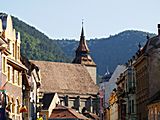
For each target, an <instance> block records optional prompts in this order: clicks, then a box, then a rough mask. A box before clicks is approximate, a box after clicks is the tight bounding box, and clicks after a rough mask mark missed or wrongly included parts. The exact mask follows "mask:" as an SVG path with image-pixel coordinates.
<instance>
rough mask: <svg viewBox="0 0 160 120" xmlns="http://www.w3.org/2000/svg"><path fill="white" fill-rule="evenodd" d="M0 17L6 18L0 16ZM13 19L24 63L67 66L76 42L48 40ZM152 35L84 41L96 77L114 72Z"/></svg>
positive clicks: (136, 33)
mask: <svg viewBox="0 0 160 120" xmlns="http://www.w3.org/2000/svg"><path fill="white" fill-rule="evenodd" d="M1 15H6V14H4V13H0V16H1ZM12 18H13V23H14V24H13V25H14V28H15V29H16V30H17V31H19V32H20V33H21V54H22V55H23V56H26V57H27V58H28V59H34V60H47V61H59V62H71V60H73V58H74V56H75V49H76V48H77V45H78V41H75V40H67V39H66V40H52V39H49V38H48V37H47V36H46V35H45V34H43V33H42V32H40V31H38V30H37V29H36V28H34V27H32V26H30V25H28V24H26V23H24V22H23V21H21V20H19V19H18V18H15V17H12ZM147 34H149V35H150V36H151V35H153V34H150V33H146V32H142V31H133V30H128V31H124V32H121V33H119V34H117V35H114V36H110V37H108V38H101V39H92V40H89V41H87V42H88V45H89V48H90V50H91V56H92V58H93V59H94V61H95V62H96V64H97V69H98V74H99V75H103V74H104V73H105V71H106V69H107V67H108V68H109V70H110V71H111V72H113V71H114V69H115V67H116V66H117V65H118V64H124V63H125V62H126V61H127V60H128V59H130V58H131V57H132V55H134V54H135V52H136V51H137V50H138V44H139V43H141V44H142V45H144V44H145V42H146V36H147Z"/></svg>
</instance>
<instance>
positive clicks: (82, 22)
mask: <svg viewBox="0 0 160 120" xmlns="http://www.w3.org/2000/svg"><path fill="white" fill-rule="evenodd" d="M83 23H84V19H82V27H83Z"/></svg>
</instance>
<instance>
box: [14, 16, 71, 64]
mask: <svg viewBox="0 0 160 120" xmlns="http://www.w3.org/2000/svg"><path fill="white" fill-rule="evenodd" d="M12 19H13V25H14V28H15V29H16V30H17V31H19V32H20V33H21V54H22V55H23V56H26V57H27V58H29V59H33V60H35V59H36V60H48V61H60V62H61V61H65V62H67V61H69V59H68V58H67V57H66V56H65V54H64V52H63V51H62V50H61V48H60V47H59V46H58V45H57V43H56V42H55V41H54V40H51V39H49V38H48V37H47V36H46V35H44V34H43V33H42V32H40V31H38V30H37V29H36V28H34V27H32V26H29V25H28V24H26V23H24V22H23V21H20V20H19V19H18V18H15V17H12Z"/></svg>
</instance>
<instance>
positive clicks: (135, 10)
mask: <svg viewBox="0 0 160 120" xmlns="http://www.w3.org/2000/svg"><path fill="white" fill-rule="evenodd" d="M0 3H1V7H0V11H1V12H5V13H8V14H11V15H14V16H16V17H18V18H19V19H21V20H23V21H25V22H26V23H28V24H30V25H32V26H34V27H36V28H38V29H39V30H40V31H42V32H43V33H45V34H46V35H48V36H49V37H50V38H53V39H57V38H59V39H62V38H64V39H65V38H69V39H79V36H80V30H81V21H82V19H84V28H85V36H86V39H90V38H102V37H108V36H109V35H114V34H117V33H119V32H121V31H124V30H132V29H134V30H143V31H147V32H153V33H157V24H158V23H160V6H159V5H160V0H0Z"/></svg>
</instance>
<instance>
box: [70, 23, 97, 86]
mask: <svg viewBox="0 0 160 120" xmlns="http://www.w3.org/2000/svg"><path fill="white" fill-rule="evenodd" d="M72 63H76V64H82V65H85V67H86V68H87V70H88V72H89V73H90V76H91V77H92V79H93V81H94V83H95V84H96V64H95V63H94V61H93V59H92V58H91V56H90V50H89V48H88V45H87V42H86V40H85V36H84V30H83V22H82V31H81V36H80V42H79V46H78V48H77V50H76V56H75V58H74V60H73V62H72Z"/></svg>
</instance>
